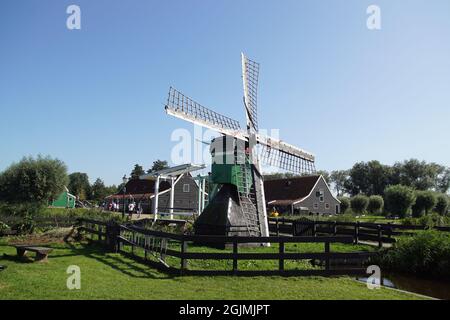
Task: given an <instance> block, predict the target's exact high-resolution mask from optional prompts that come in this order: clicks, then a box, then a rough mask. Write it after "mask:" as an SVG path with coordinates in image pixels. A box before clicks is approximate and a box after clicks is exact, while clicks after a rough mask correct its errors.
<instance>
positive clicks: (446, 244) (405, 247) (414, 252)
mask: <svg viewBox="0 0 450 320" xmlns="http://www.w3.org/2000/svg"><path fill="white" fill-rule="evenodd" d="M377 262H378V263H379V264H381V266H382V267H383V268H387V269H391V270H395V271H400V272H410V273H414V274H416V275H424V276H432V277H446V278H450V234H448V233H446V232H439V231H433V230H427V231H421V232H418V233H417V234H416V235H415V236H413V237H406V238H400V239H399V241H398V242H397V243H396V244H395V245H394V247H393V248H391V249H387V250H385V251H383V252H382V253H381V254H380V257H379V261H377Z"/></svg>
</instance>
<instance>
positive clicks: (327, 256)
mask: <svg viewBox="0 0 450 320" xmlns="http://www.w3.org/2000/svg"><path fill="white" fill-rule="evenodd" d="M325 271H326V272H327V273H328V272H329V271H330V242H329V241H326V242H325Z"/></svg>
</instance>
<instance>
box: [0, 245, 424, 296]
mask: <svg viewBox="0 0 450 320" xmlns="http://www.w3.org/2000/svg"><path fill="white" fill-rule="evenodd" d="M50 246H51V247H53V248H54V251H53V252H52V253H51V254H50V256H49V260H48V262H42V263H31V262H22V261H18V260H17V259H16V258H14V255H15V249H14V248H13V247H11V246H9V245H8V244H7V242H6V241H5V240H0V264H1V265H5V266H7V268H6V269H5V270H3V271H0V299H270V300H277V299H283V300H285V299H320V300H323V299H418V297H417V296H415V295H410V294H407V293H402V292H399V291H395V290H390V289H385V288H382V289H379V290H369V289H367V287H366V285H365V284H363V283H359V282H357V281H355V280H353V279H352V278H350V277H333V278H325V277H278V276H274V277H225V276H223V277H174V276H168V275H166V274H163V273H160V272H157V271H155V270H154V269H152V268H150V267H148V266H146V265H143V264H140V263H137V262H135V261H134V260H131V259H129V258H125V257H124V256H122V255H120V254H109V253H104V252H103V251H102V250H101V249H99V248H98V247H95V246H88V247H85V246H82V245H80V244H77V245H75V246H70V245H67V244H63V243H59V244H53V245H50ZM309 246H310V245H309ZM335 246H337V247H335V248H334V250H335V251H340V250H344V249H345V250H346V251H348V248H349V247H350V246H348V245H347V246H346V248H344V247H342V246H343V245H335ZM297 249H300V250H302V251H308V250H314V251H317V248H314V247H311V246H310V247H304V248H289V249H288V250H297ZM355 249H360V248H357V247H355ZM193 250H202V249H201V248H197V249H193ZM246 250H250V249H246ZM265 250H276V248H272V249H265ZM4 253H6V254H7V255H8V256H6V257H3V254H4ZM197 263H198V262H197ZM70 265H77V266H79V267H80V268H81V290H69V289H67V287H66V281H67V277H68V276H69V275H68V274H67V273H66V269H67V267H69V266H70Z"/></svg>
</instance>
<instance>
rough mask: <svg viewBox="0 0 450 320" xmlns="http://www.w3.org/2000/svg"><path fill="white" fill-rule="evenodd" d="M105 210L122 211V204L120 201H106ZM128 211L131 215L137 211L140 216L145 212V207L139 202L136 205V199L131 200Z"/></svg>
mask: <svg viewBox="0 0 450 320" xmlns="http://www.w3.org/2000/svg"><path fill="white" fill-rule="evenodd" d="M103 208H104V210H108V211H113V212H119V211H120V204H119V201H117V202H116V201H111V202H105V203H104V205H103ZM127 209H128V210H127V212H128V214H129V215H130V216H132V215H133V213H136V214H137V215H138V217H140V216H141V214H142V213H143V211H144V210H143V208H142V205H141V203H140V202H139V203H138V204H137V205H136V202H135V201H130V202H128V206H127Z"/></svg>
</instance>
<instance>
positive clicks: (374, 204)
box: [367, 196, 384, 214]
mask: <svg viewBox="0 0 450 320" xmlns="http://www.w3.org/2000/svg"><path fill="white" fill-rule="evenodd" d="M383 208H384V200H383V197H381V196H370V197H369V205H368V206H367V210H369V212H370V213H372V214H381V213H382V212H383Z"/></svg>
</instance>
